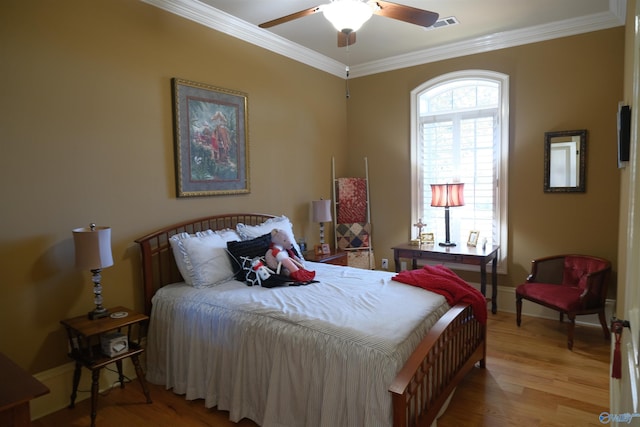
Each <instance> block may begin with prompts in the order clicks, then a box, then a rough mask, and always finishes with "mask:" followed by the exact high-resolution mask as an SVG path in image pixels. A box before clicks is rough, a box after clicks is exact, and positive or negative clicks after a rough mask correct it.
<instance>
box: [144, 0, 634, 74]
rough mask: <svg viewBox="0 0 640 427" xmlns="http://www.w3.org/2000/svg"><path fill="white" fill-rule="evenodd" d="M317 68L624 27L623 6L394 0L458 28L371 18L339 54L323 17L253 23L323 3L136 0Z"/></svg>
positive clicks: (610, 0)
mask: <svg viewBox="0 0 640 427" xmlns="http://www.w3.org/2000/svg"><path fill="white" fill-rule="evenodd" d="M142 1H144V2H146V3H149V4H152V5H154V6H156V7H159V8H161V9H164V10H167V11H169V12H171V13H174V14H176V15H179V16H182V17H185V18H187V19H190V20H193V21H195V22H198V23H200V24H202V25H205V26H208V27H210V28H213V29H215V30H217V31H221V32H224V33H226V34H229V35H231V36H234V37H237V38H240V39H243V40H246V41H247V42H249V43H252V44H255V45H258V46H261V47H263V48H265V49H269V50H271V51H274V52H277V53H279V54H282V55H285V56H287V57H290V58H292V59H295V60H297V61H300V62H303V63H306V64H308V65H310V66H313V67H315V68H318V69H321V70H324V71H326V72H329V73H332V74H335V75H337V76H342V77H344V76H345V68H346V66H349V67H350V70H351V72H350V75H351V77H357V76H362V75H367V74H373V73H378V72H383V71H389V70H393V69H397V68H403V67H407V66H412V65H418V64H424V63H428V62H433V61H439V60H442V59H447V58H453V57H458V56H463V55H468V54H473V53H478V52H486V51H490V50H495V49H501V48H505V47H510V46H517V45H522V44H526V43H532V42H537V41H543V40H549V39H553V38H557V37H564V36H569V35H575V34H581V33H585V32H589V31H597V30H601V29H606V28H612V27H616V26H621V25H624V15H625V10H626V0H482V1H481V0H398V1H396V2H397V3H402V4H405V5H409V6H413V7H416V8H419V9H426V10H431V11H433V12H437V13H439V14H440V18H448V17H455V18H456V19H457V20H458V22H459V24H457V25H450V26H445V27H441V28H436V29H434V28H430V29H425V28H422V27H420V26H417V25H413V24H408V23H405V22H401V21H397V20H394V19H391V18H385V17H381V16H376V15H374V16H373V17H372V18H371V19H370V20H369V21H368V22H366V23H365V24H364V26H363V27H362V28H361V29H360V30H358V32H357V42H356V44H354V45H352V46H350V47H348V48H344V47H342V48H338V47H337V33H336V31H335V29H334V28H333V26H332V25H331V24H330V23H329V22H328V21H327V20H326V19H325V18H324V16H323V15H322V13H316V14H313V15H309V16H305V17H303V18H299V19H296V20H294V21H291V22H287V23H284V24H281V25H277V26H275V27H272V28H269V29H262V28H259V27H258V24H261V23H263V22H267V21H270V20H272V19H276V18H279V17H282V16H284V15H288V14H290V13H294V12H298V11H301V10H304V9H308V8H311V7H314V6H318V5H321V4H323V3H328V2H329V0H142Z"/></svg>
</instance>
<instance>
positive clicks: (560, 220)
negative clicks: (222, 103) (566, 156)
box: [0, 0, 624, 372]
mask: <svg viewBox="0 0 640 427" xmlns="http://www.w3.org/2000/svg"><path fill="white" fill-rule="evenodd" d="M623 37H624V33H623V30H622V29H621V28H619V29H613V30H607V31H600V32H596V33H592V34H588V35H583V36H577V37H571V38H566V39H562V40H557V41H550V42H545V43H538V44H534V45H530V46H523V47H517V48H512V49H504V50H501V51H497V52H492V53H486V54H481V55H474V56H468V57H464V58H459V59H453V60H448V61H443V62H441V63H436V64H427V65H424V66H420V67H413V68H409V69H405V70H399V71H394V72H390V73H383V74H380V75H375V76H368V77H362V78H357V79H353V80H352V81H351V83H350V85H351V99H350V100H349V101H348V103H347V102H345V98H344V82H343V81H342V80H341V79H339V78H337V77H333V76H331V75H328V74H326V73H323V72H320V71H317V70H315V69H313V68H310V67H307V66H304V65H302V64H299V63H296V62H294V61H291V60H288V59H286V58H283V57H281V56H278V55H276V54H273V53H271V52H268V51H265V50H263V49H259V48H257V47H255V46H252V45H249V44H246V43H243V42H240V41H238V40H236V39H233V38H231V37H228V36H225V35H223V34H220V33H217V32H215V31H212V30H210V29H207V28H205V27H202V26H200V25H198V24H195V23H192V22H189V21H186V20H184V19H181V18H178V17H175V16H173V15H171V14H168V13H166V12H163V11H161V10H159V9H157V8H154V7H152V6H149V5H146V4H144V3H142V2H137V1H130V0H96V1H92V2H86V1H83V0H75V1H73V0H66V1H64V2H50V1H42V0H27V1H24V0H8V1H3V2H2V3H0V58H1V60H0V78H2V82H3V88H2V95H1V96H0V144H2V155H1V156H0V174H1V175H0V176H1V177H2V179H1V180H0V188H1V190H2V196H3V197H2V208H1V209H0V215H1V216H0V227H1V233H0V235H1V237H0V254H1V256H0V260H1V261H0V313H1V314H0V322H1V324H2V327H1V329H0V351H2V352H4V353H6V354H7V355H8V356H9V357H11V358H12V359H14V360H16V361H17V362H18V363H19V364H21V365H22V366H23V367H25V368H26V369H28V370H29V371H31V372H40V371H43V370H46V369H49V368H52V367H55V366H58V365H61V364H63V363H66V362H67V361H68V359H67V358H66V342H65V336H64V332H63V331H62V330H61V328H60V325H59V323H58V322H59V320H60V319H62V318H65V317H68V316H75V315H79V314H82V313H84V312H86V311H88V310H90V309H91V308H92V293H91V285H90V277H89V272H83V271H77V270H76V269H75V268H74V266H73V244H72V240H71V229H72V228H75V227H79V226H84V225H86V224H87V223H89V222H90V221H93V222H96V223H98V224H101V225H110V226H111V227H113V253H114V259H115V265H114V266H113V267H111V268H109V269H106V270H105V271H104V272H103V283H104V293H105V298H106V305H108V306H109V305H119V304H123V305H128V306H133V307H134V308H138V309H140V308H141V307H142V295H141V291H140V285H139V282H140V265H139V258H138V257H139V253H138V250H137V247H136V246H135V244H134V243H133V240H134V239H135V238H137V237H139V236H141V235H143V234H145V233H147V232H149V231H152V230H154V229H156V228H158V227H159V226H162V225H167V224H169V223H172V222H177V221H180V220H184V219H189V218H194V217H197V216H202V215H207V214H211V213H223V212H232V211H261V212H267V213H277V214H280V213H283V214H286V215H288V216H289V217H291V218H292V220H293V221H294V223H295V224H296V230H295V231H296V234H298V235H300V234H303V235H305V236H307V238H308V239H309V240H310V241H311V242H312V243H313V241H314V239H316V236H317V227H315V226H314V225H312V224H309V222H308V211H307V210H308V203H309V201H310V200H312V199H314V198H317V197H325V198H327V197H330V193H331V190H330V185H331V182H330V178H331V169H330V165H331V156H336V159H337V166H338V173H339V174H343V173H349V174H353V175H356V174H362V173H363V163H362V161H363V160H362V159H363V157H364V156H367V157H368V158H369V165H370V178H371V200H372V218H373V222H374V225H375V233H374V246H375V249H376V259H377V260H378V261H379V259H380V258H381V257H387V258H391V251H390V249H389V248H390V247H391V246H392V245H394V244H396V243H398V242H402V241H405V240H406V239H407V238H408V236H409V228H410V225H409V203H410V194H409V188H410V184H409V98H408V96H409V92H410V91H411V89H413V88H414V87H415V86H417V85H419V84H420V83H421V82H423V81H426V80H428V79H430V78H431V77H434V76H436V75H439V74H441V73H445V72H449V71H454V70H459V69H467V68H484V69H492V70H496V71H500V72H503V73H507V74H509V75H510V76H511V114H512V115H511V146H510V150H511V157H510V168H511V170H510V177H511V182H510V183H509V189H510V191H509V196H510V198H509V214H510V224H509V244H510V257H509V275H508V276H506V277H501V278H500V283H501V284H502V285H506V286H511V285H513V284H515V283H516V282H518V281H520V280H522V278H524V276H525V275H526V272H527V271H528V263H529V259H530V258H532V257H534V256H538V255H546V254H551V253H559V252H565V251H567V252H568V251H580V252H589V253H594V254H596V255H601V256H605V257H607V258H610V259H612V260H613V261H614V262H615V261H616V259H617V227H618V204H619V200H618V187H619V175H620V173H619V171H618V170H617V169H616V166H615V111H616V108H617V102H618V101H619V100H620V99H621V97H622V93H623V91H622V73H623V62H622V61H623V49H622V42H623ZM559 65H562V68H560V67H559ZM567 70H569V71H567ZM574 70H577V71H574ZM172 77H180V78H184V79H189V80H193V81H197V82H202V83H207V84H211V85H214V86H219V87H223V88H228V89H234V90H239V91H243V92H246V93H248V95H249V132H250V137H249V144H250V147H249V150H250V168H251V193H250V194H249V195H237V196H221V197H206V198H188V199H177V198H176V197H175V190H174V165H173V136H172V110H171V92H170V79H171V78H172ZM347 114H348V119H349V120H348V123H347ZM347 128H348V133H347ZM575 128H586V129H588V130H589V141H588V144H589V145H588V170H587V193H585V194H577V195H575V194H574V195H553V194H544V193H542V145H543V144H542V138H543V133H544V132H545V131H547V130H563V129H575Z"/></svg>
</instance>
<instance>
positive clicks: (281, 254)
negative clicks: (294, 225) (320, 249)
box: [265, 228, 316, 282]
mask: <svg viewBox="0 0 640 427" xmlns="http://www.w3.org/2000/svg"><path fill="white" fill-rule="evenodd" d="M265 261H266V262H267V267H269V268H271V269H272V270H274V271H275V272H276V273H277V274H283V275H285V276H289V277H291V278H292V279H293V280H295V281H297V282H309V281H311V280H313V278H314V277H316V273H315V271H309V270H306V269H305V268H304V264H303V263H302V260H301V259H300V257H299V256H298V255H297V254H296V252H295V251H294V250H293V242H291V240H290V239H289V236H288V235H287V233H286V232H284V231H282V230H279V229H277V228H276V229H273V230H272V231H271V245H270V246H269V249H268V250H267V253H266V254H265Z"/></svg>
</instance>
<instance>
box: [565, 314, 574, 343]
mask: <svg viewBox="0 0 640 427" xmlns="http://www.w3.org/2000/svg"><path fill="white" fill-rule="evenodd" d="M567 317H569V327H568V331H567V348H568V349H569V350H573V332H574V330H575V328H576V316H575V315H572V314H568V315H567Z"/></svg>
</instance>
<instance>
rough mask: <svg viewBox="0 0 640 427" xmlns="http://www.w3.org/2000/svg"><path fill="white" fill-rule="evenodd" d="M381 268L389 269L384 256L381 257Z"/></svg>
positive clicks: (387, 261)
mask: <svg viewBox="0 0 640 427" xmlns="http://www.w3.org/2000/svg"><path fill="white" fill-rule="evenodd" d="M382 269H383V270H388V269H389V260H388V259H386V258H382Z"/></svg>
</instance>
